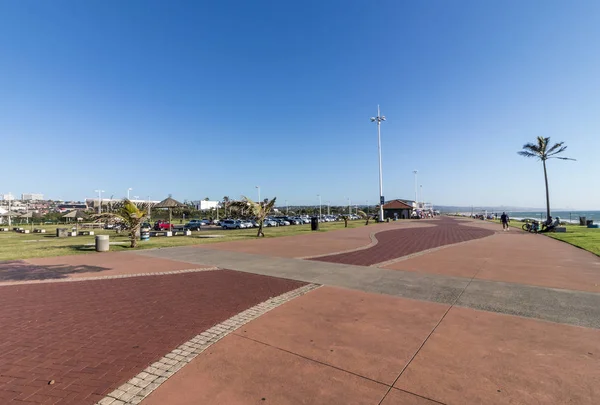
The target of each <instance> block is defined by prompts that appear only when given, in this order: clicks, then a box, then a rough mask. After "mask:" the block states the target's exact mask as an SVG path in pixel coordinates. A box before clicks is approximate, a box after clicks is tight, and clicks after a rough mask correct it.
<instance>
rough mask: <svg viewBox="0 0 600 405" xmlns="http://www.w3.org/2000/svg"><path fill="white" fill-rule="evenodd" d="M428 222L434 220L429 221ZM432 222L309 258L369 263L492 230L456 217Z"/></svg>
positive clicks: (381, 233) (459, 240)
mask: <svg viewBox="0 0 600 405" xmlns="http://www.w3.org/2000/svg"><path fill="white" fill-rule="evenodd" d="M432 223H434V222H433V221H432ZM435 224H436V226H434V227H428V228H412V229H396V230H391V231H384V232H380V233H377V234H376V235H375V237H376V238H377V240H378V243H377V244H376V245H375V246H372V247H370V248H368V249H363V250H357V251H354V252H348V253H341V254H335V255H330V256H322V257H318V258H314V259H310V260H318V261H322V262H331V263H343V264H353V265H357V266H371V265H374V264H377V263H383V262H386V261H389V260H393V259H397V258H399V257H403V256H407V255H411V254H414V253H418V252H422V251H424V250H428V249H433V248H436V247H440V246H444V245H450V244H454V243H460V242H466V241H469V240H473V239H479V238H484V237H486V236H491V235H493V234H494V233H495V232H494V231H492V230H489V229H481V228H475V227H469V226H465V225H461V224H460V221H457V220H454V219H451V218H447V217H442V219H440V220H437V221H435Z"/></svg>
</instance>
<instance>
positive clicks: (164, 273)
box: [0, 266, 220, 287]
mask: <svg viewBox="0 0 600 405" xmlns="http://www.w3.org/2000/svg"><path fill="white" fill-rule="evenodd" d="M215 270H220V268H219V267H216V266H214V267H201V268H195V269H186V270H172V271H160V272H153V273H135V274H116V275H113V276H95V277H76V278H58V279H45V280H24V281H5V282H0V287H8V286H12V285H22V284H44V283H73V282H77V281H93V280H112V279H115V278H132V277H150V276H168V275H170V274H183V273H197V272H200V271H215Z"/></svg>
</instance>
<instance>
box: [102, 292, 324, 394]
mask: <svg viewBox="0 0 600 405" xmlns="http://www.w3.org/2000/svg"><path fill="white" fill-rule="evenodd" d="M319 287H320V285H318V284H308V285H305V286H303V287H300V288H297V289H295V290H292V291H289V292H287V293H285V294H281V295H279V296H277V297H274V298H271V299H269V300H267V301H264V302H262V303H260V304H258V305H255V306H253V307H252V308H249V309H247V310H245V311H243V312H240V313H239V314H237V315H235V316H233V317H231V318H229V319H227V320H226V321H223V322H221V323H220V324H217V325H215V326H213V327H212V328H210V329H208V330H206V331H204V332H202V333H200V334H199V335H197V336H195V337H194V338H192V339H190V340H189V341H187V342H185V343H183V344H182V345H180V346H179V347H177V348H176V349H174V350H173V351H171V352H170V353H168V354H166V355H165V356H164V357H163V358H161V359H160V360H158V361H157V362H155V363H152V364H151V365H150V366H148V367H146V368H145V369H144V370H143V371H142V372H141V373H139V374H138V375H136V376H135V377H133V378H132V379H130V380H129V381H127V382H126V383H125V384H123V385H121V386H120V387H119V388H117V389H116V390H114V391H113V392H111V393H110V394H108V395H107V396H106V397H104V398H103V399H101V400H100V401H99V402H97V403H96V405H135V404H139V403H140V402H142V401H143V400H144V399H145V398H146V397H147V396H148V395H150V394H151V393H152V391H154V390H156V389H157V388H158V387H160V385H161V384H163V383H164V382H165V381H167V380H168V379H169V378H170V377H172V376H173V375H174V374H175V373H177V372H178V371H179V370H181V369H182V368H183V367H184V366H185V365H187V364H188V363H189V362H191V361H192V360H193V359H194V358H196V356H198V355H199V354H200V353H202V352H203V351H205V350H206V349H208V348H209V347H210V346H212V345H213V344H214V343H216V342H218V341H219V340H221V339H223V338H224V337H225V336H227V335H229V334H230V333H232V332H234V331H236V330H237V329H238V328H240V327H241V326H243V325H245V324H247V323H248V322H250V321H252V320H254V319H256V318H258V317H259V316H261V315H263V314H265V313H267V312H269V311H271V310H272V309H275V308H277V307H278V306H280V305H282V304H285V303H286V302H288V301H291V300H292V299H294V298H297V297H300V296H301V295H304V294H306V293H308V292H310V291H312V290H315V289H317V288H319Z"/></svg>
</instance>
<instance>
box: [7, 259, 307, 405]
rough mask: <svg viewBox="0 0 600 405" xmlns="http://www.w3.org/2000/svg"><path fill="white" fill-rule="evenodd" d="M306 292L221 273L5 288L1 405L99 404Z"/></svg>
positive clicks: (294, 284) (281, 283)
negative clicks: (206, 335) (217, 330)
mask: <svg viewBox="0 0 600 405" xmlns="http://www.w3.org/2000/svg"><path fill="white" fill-rule="evenodd" d="M302 285H304V283H301V282H297V281H291V280H283V279H277V278H272V277H265V276H259V275H254V274H248V273H240V272H234V271H230V270H218V271H206V272H198V273H186V274H178V275H168V276H160V277H135V278H128V279H118V280H100V281H82V282H78V283H43V284H35V285H20V286H3V287H0V325H2V326H1V328H0V404H3V405H4V404H27V403H28V404H34V403H35V404H58V403H60V404H66V405H68V404H77V405H85V404H93V403H95V402H96V401H98V400H100V399H102V398H103V397H104V396H105V395H106V394H107V393H109V392H111V391H112V390H114V389H115V388H117V387H118V386H120V385H121V384H123V383H124V382H126V381H127V380H129V379H130V378H131V377H133V376H134V375H136V374H137V373H139V372H141V371H142V370H143V369H144V368H145V367H147V366H148V365H150V364H151V363H153V362H154V361H156V360H158V359H159V358H161V357H162V356H164V355H165V354H166V353H168V352H170V351H171V350H173V349H174V348H176V347H177V346H178V345H180V344H181V343H183V342H185V341H187V340H189V339H190V338H191V337H193V336H195V335H197V334H198V333H200V332H202V331H204V330H206V329H208V328H210V327H211V326H213V325H215V324H217V323H220V322H222V321H224V320H225V319H227V318H229V317H231V316H233V315H235V314H237V313H239V312H241V311H243V310H245V309H247V308H249V307H251V306H253V305H256V304H257V303H259V302H262V301H265V300H267V299H268V298H269V297H272V296H277V295H280V294H282V293H284V292H286V291H289V290H292V289H295V288H298V287H300V286H302ZM51 380H54V381H55V383H54V384H52V385H49V384H48V382H49V381H51Z"/></svg>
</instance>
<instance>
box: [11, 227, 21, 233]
mask: <svg viewBox="0 0 600 405" xmlns="http://www.w3.org/2000/svg"><path fill="white" fill-rule="evenodd" d="M22 230H23V228H21V227H18V226H15V227H14V228H13V231H15V232H21V231H22Z"/></svg>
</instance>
